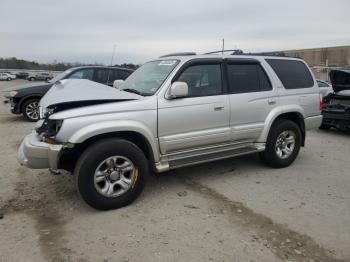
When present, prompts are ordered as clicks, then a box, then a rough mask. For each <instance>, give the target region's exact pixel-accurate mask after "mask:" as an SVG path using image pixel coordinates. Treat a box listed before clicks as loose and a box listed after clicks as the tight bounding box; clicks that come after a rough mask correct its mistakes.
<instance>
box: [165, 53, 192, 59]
mask: <svg viewBox="0 0 350 262" xmlns="http://www.w3.org/2000/svg"><path fill="white" fill-rule="evenodd" d="M189 55H196V53H194V52H182V53H171V54H167V55H162V56H160V57H159V58H162V57H168V56H189Z"/></svg>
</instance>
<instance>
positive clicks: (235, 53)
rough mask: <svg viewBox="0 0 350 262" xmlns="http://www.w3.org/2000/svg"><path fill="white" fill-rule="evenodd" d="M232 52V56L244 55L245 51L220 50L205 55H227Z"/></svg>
mask: <svg viewBox="0 0 350 262" xmlns="http://www.w3.org/2000/svg"><path fill="white" fill-rule="evenodd" d="M227 52H231V54H230V55H243V51H242V50H241V49H227V50H219V51H213V52H208V53H204V54H205V55H211V54H217V53H227Z"/></svg>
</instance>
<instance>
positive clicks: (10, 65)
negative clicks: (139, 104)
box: [0, 57, 140, 71]
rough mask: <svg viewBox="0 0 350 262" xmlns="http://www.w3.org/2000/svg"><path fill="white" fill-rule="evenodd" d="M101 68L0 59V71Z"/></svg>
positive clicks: (12, 58) (130, 66) (135, 66)
mask: <svg viewBox="0 0 350 262" xmlns="http://www.w3.org/2000/svg"><path fill="white" fill-rule="evenodd" d="M91 65H94V66H103V65H104V64H101V63H94V64H84V63H79V62H75V63H63V62H53V63H45V64H44V63H38V62H35V61H27V60H23V59H17V58H16V57H10V58H0V69H29V70H47V71H64V70H67V69H69V68H71V67H77V66H91ZM114 66H121V67H125V68H130V69H137V68H138V67H139V66H140V65H136V64H132V63H123V64H120V65H117V64H116V65H114Z"/></svg>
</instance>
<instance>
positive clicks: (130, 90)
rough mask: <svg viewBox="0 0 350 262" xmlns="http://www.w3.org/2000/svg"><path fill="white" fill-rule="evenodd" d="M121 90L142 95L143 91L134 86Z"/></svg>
mask: <svg viewBox="0 0 350 262" xmlns="http://www.w3.org/2000/svg"><path fill="white" fill-rule="evenodd" d="M121 90H122V91H126V92H129V93H134V94H137V95H140V96H142V93H141V92H140V91H138V90H136V89H133V88H124V89H121Z"/></svg>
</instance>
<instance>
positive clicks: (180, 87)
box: [167, 82, 188, 99]
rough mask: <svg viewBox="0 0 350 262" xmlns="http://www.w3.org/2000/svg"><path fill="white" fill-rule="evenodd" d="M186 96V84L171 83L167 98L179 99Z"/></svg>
mask: <svg viewBox="0 0 350 262" xmlns="http://www.w3.org/2000/svg"><path fill="white" fill-rule="evenodd" d="M186 96H188V85H187V83H186V82H174V83H172V85H171V87H170V89H169V91H168V95H167V98H168V99H174V98H179V97H186Z"/></svg>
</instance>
